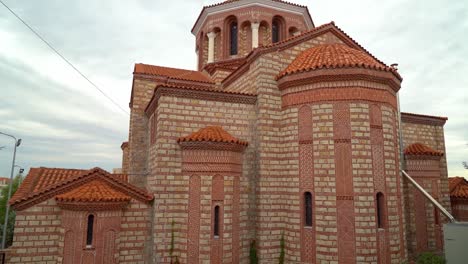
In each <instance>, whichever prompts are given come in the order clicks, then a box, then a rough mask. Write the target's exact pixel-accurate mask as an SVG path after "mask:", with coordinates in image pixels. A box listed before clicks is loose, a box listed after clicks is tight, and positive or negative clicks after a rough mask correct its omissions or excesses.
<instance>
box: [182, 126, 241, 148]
mask: <svg viewBox="0 0 468 264" xmlns="http://www.w3.org/2000/svg"><path fill="white" fill-rule="evenodd" d="M202 141H207V142H222V143H235V144H239V145H244V146H247V145H248V143H247V142H246V141H242V140H239V139H237V138H235V137H233V136H232V135H231V134H229V133H228V132H226V130H224V129H223V128H222V127H220V126H207V127H205V128H202V129H200V130H198V131H197V132H195V133H192V134H190V135H189V136H186V137H181V138H179V139H178V140H177V142H202Z"/></svg>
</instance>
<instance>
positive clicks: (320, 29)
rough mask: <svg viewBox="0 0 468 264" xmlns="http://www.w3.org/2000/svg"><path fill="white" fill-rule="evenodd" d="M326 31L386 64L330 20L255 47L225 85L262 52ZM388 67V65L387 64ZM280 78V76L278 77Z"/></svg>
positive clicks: (238, 75) (286, 45)
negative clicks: (282, 38) (288, 36)
mask: <svg viewBox="0 0 468 264" xmlns="http://www.w3.org/2000/svg"><path fill="white" fill-rule="evenodd" d="M326 32H336V33H337V34H336V36H337V37H339V38H340V39H341V40H342V41H343V42H344V43H347V44H349V45H350V46H354V47H355V48H356V49H361V50H363V51H364V52H365V53H366V54H368V55H369V56H371V57H372V58H373V59H375V60H376V61H377V62H380V63H381V64H382V65H385V63H383V62H382V61H380V60H379V59H377V58H376V57H375V56H374V55H372V54H371V53H370V52H369V51H368V50H366V49H365V48H364V47H363V46H361V45H360V44H359V43H357V42H356V40H354V39H353V38H351V36H349V35H348V34H346V32H344V31H343V30H342V29H341V28H339V27H338V26H337V25H335V22H333V21H332V22H330V23H327V24H323V25H321V26H318V27H315V28H312V29H310V30H308V31H305V32H303V33H302V34H299V35H297V36H292V37H290V38H287V39H285V40H282V41H279V42H276V43H272V44H268V45H265V46H260V47H258V48H255V49H253V50H252V51H251V52H250V53H249V54H247V55H246V56H245V60H246V61H245V63H243V64H242V65H241V66H239V68H238V69H236V70H235V71H234V72H232V73H231V74H230V75H229V76H227V77H226V78H225V79H224V80H223V82H222V83H223V87H226V86H228V85H230V84H231V83H232V82H233V81H234V80H236V79H237V78H238V77H240V76H242V75H241V74H239V73H242V72H244V71H246V68H247V69H248V67H249V64H250V63H252V62H253V61H254V60H255V59H256V58H258V57H259V56H261V55H262V54H265V53H270V52H276V51H278V49H282V48H285V47H288V46H290V45H297V44H299V43H301V42H303V41H307V40H308V39H310V38H315V37H317V36H319V35H321V34H324V33H326ZM387 67H388V66H387ZM392 73H393V74H394V75H395V76H396V77H397V78H398V79H400V80H402V78H401V76H400V74H399V73H398V71H397V70H393V69H392ZM278 79H279V77H278Z"/></svg>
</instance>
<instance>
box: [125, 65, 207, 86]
mask: <svg viewBox="0 0 468 264" xmlns="http://www.w3.org/2000/svg"><path fill="white" fill-rule="evenodd" d="M133 73H134V74H135V73H136V74H147V75H159V76H164V77H168V78H171V79H178V80H186V81H195V82H202V83H214V82H213V81H212V80H211V79H210V78H209V77H208V76H206V75H205V74H203V73H202V72H199V71H191V70H184V69H177V68H170V67H163V66H155V65H148V64H143V63H137V64H135V70H134V72H133Z"/></svg>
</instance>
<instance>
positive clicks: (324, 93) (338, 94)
mask: <svg viewBox="0 0 468 264" xmlns="http://www.w3.org/2000/svg"><path fill="white" fill-rule="evenodd" d="M326 101H328V102H330V101H369V102H378V103H384V104H388V105H390V106H391V107H393V108H394V109H397V102H396V97H395V96H394V95H392V94H390V92H389V91H385V90H376V89H368V88H323V89H316V90H310V91H304V92H298V93H291V94H286V95H284V96H283V97H282V107H283V109H284V108H288V107H291V106H296V105H301V104H308V103H315V102H326Z"/></svg>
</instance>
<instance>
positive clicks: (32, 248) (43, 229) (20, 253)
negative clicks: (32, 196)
mask: <svg viewBox="0 0 468 264" xmlns="http://www.w3.org/2000/svg"><path fill="white" fill-rule="evenodd" d="M61 241H62V242H63V236H62V218H61V210H60V208H59V207H58V206H57V205H56V203H55V200H53V199H50V200H47V201H44V202H42V203H40V204H37V205H34V206H32V207H30V208H28V209H25V210H23V211H17V212H16V220H15V235H14V237H13V245H12V246H11V247H10V250H11V251H10V261H9V262H8V263H61V259H62V258H61V256H60V252H59V250H60V247H61Z"/></svg>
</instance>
